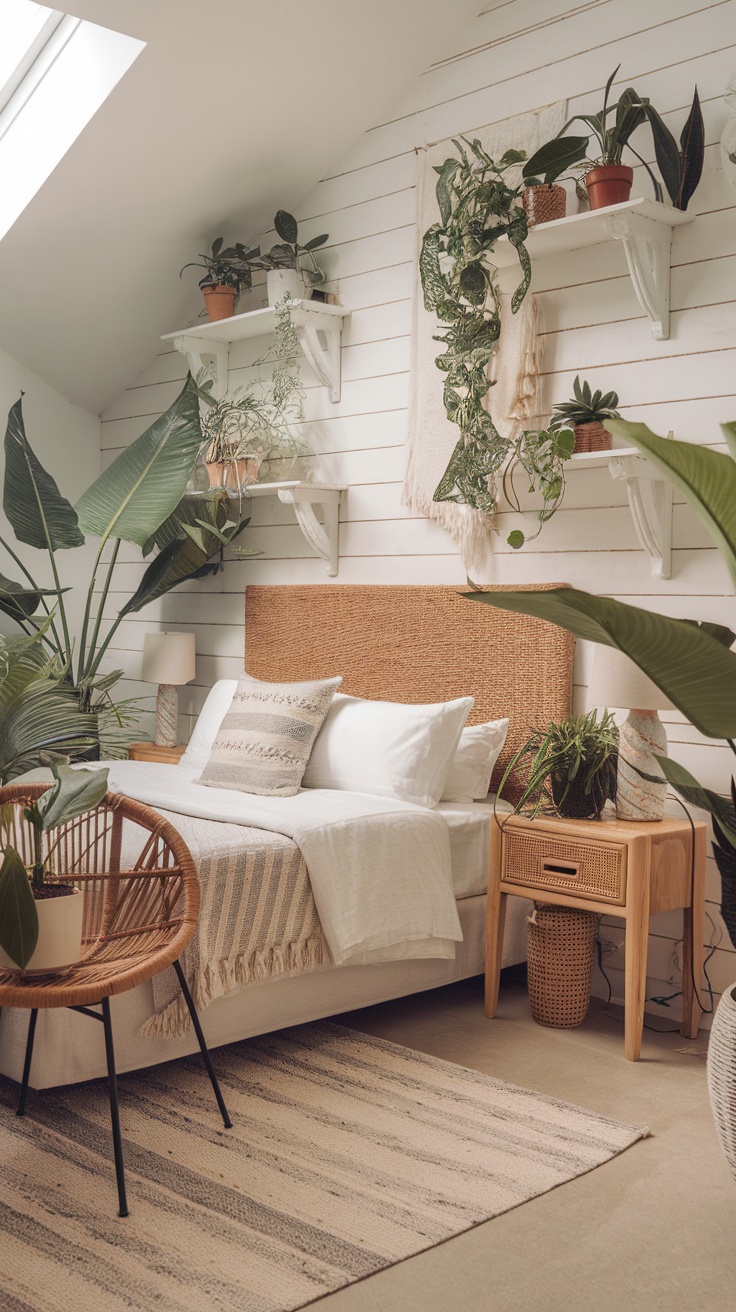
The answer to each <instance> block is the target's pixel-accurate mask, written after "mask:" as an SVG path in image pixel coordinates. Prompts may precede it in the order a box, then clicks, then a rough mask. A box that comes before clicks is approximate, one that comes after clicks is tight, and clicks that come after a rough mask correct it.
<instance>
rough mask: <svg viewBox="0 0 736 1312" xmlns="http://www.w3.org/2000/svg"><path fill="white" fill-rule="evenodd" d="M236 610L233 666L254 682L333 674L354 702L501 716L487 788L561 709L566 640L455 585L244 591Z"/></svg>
mask: <svg viewBox="0 0 736 1312" xmlns="http://www.w3.org/2000/svg"><path fill="white" fill-rule="evenodd" d="M537 586H538V585H537ZM548 586H549V587H559V586H560V584H549V585H548ZM510 590H511V589H509V588H493V589H491V588H489V589H487V591H494V592H496V591H497V592H504V591H510ZM245 609H246V619H245V667H246V669H247V671H248V673H249V674H252V675H253V677H254V678H256V679H272V680H275V681H277V682H288V681H290V680H294V679H322V678H329V677H330V676H331V675H335V674H342V675H343V683H342V687H341V692H346V693H352V694H353V695H354V696H356V697H371V698H377V699H383V700H386V701H403V702H441V701H448V700H449V699H450V698H453V697H463V696H466V695H467V694H472V696H473V697H475V705H474V707H473V710H472V711H471V714H470V723H471V724H479V723H482V722H483V721H485V720H496V719H500V718H501V717H502V716H506V715H507V716H508V717H509V720H510V724H509V735H508V739H507V741H506V746H505V748H504V751H503V753H502V757H501V761H500V762H499V765H498V766H497V768H496V774H495V776H494V784H496V783H497V782H498V778H499V777H500V773H501V771H502V769H503V768H504V766H505V764H506V762H507V761H508V760H509V758H510V756H511V755H512V754H513V753H514V752H515V751H516V750H517V748H518V747H520V746H521V744H522V743H523V742H524V740H525V739H526V737H527V735H528V733H529V730H530V729H531V728H533V727H535V726H537V725H545V724H546V723H547V722H548V721H549V720H553V719H559V717H560V716H563V715H567V714H569V712H570V706H571V697H572V663H573V653H574V639H573V638H572V637H571V636H570V635H569V634H568V633H566V632H565V631H564V630H563V629H559V628H557V627H556V626H555V625H552V624H546V623H544V621H542V620H537V619H532V618H531V617H528V616H525V615H515V614H512V613H511V612H510V611H502V610H496V609H495V608H494V607H492V606H482V605H479V604H478V603H477V602H473V601H468V600H466V599H465V598H464V597H462V596H461V595H460V590H459V589H458V588H457V587H434V586H430V587H425V586H409V587H404V586H384V585H383V584H366V585H358V586H353V585H349V586H346V587H341V586H339V585H336V584H324V585H322V584H317V585H311V586H309V585H307V586H301V585H298V586H293V587H292V586H290V585H285V586H276V587H249V588H247V589H246V603H245ZM509 782H510V784H511V786H512V788H513V783H512V781H509Z"/></svg>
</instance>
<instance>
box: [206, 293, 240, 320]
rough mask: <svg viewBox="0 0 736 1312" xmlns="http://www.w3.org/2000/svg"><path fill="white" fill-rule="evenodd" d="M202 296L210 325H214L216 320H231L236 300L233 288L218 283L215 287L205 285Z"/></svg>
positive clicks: (236, 296) (236, 295) (236, 294)
mask: <svg viewBox="0 0 736 1312" xmlns="http://www.w3.org/2000/svg"><path fill="white" fill-rule="evenodd" d="M202 295H203V296H204V308H205V310H206V311H207V318H208V319H209V321H210V323H216V322H217V320H218V319H232V317H233V315H234V314H235V302H236V300H237V299H238V292H237V289H236V288H235V287H228V286H227V284H226V283H218V284H217V285H216V286H215V285H213V284H209V285H208V284H205V286H204V287H203V288H202Z"/></svg>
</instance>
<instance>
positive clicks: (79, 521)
mask: <svg viewBox="0 0 736 1312" xmlns="http://www.w3.org/2000/svg"><path fill="white" fill-rule="evenodd" d="M202 441H203V439H202V431H201V427H200V413H199V393H198V388H197V386H196V384H195V383H194V382H193V380H192V379H191V377H189V378H188V379H187V381H186V383H185V385H184V387H183V388H182V391H181V392H180V394H179V396H178V397H177V398H176V400H175V401H174V403H173V405H171V406H170V408H169V409H168V410H167V411H166V413H165V414H163V415H161V417H160V418H159V419H157V420H156V421H155V423H153V424H152V425H151V427H150V428H148V429H147V430H146V432H145V433H143V434H142V435H141V436H140V437H139V438H138V439H137V440H136V441H135V442H133V443H132V445H131V446H129V447H128V448H127V449H126V450H125V451H123V452H122V453H121V455H119V456H118V457H117V459H116V460H115V461H113V463H112V464H111V465H110V466H109V467H108V468H107V469H106V470H105V471H104V472H103V473H102V474H101V475H100V476H99V478H97V479H95V481H94V482H93V483H92V484H91V486H90V487H88V488H87V490H86V492H84V493H83V495H82V497H81V498H80V500H79V501H78V502H77V504H76V506H72V505H71V503H70V502H69V501H67V499H66V497H64V496H63V495H62V494H61V492H60V491H59V488H58V487H57V484H56V482H55V481H54V479H53V478H52V477H51V475H50V474H49V473H48V472H47V471H46V470H45V469H44V468H43V466H42V465H41V463H40V461H39V460H38V457H37V456H36V454H35V452H34V451H33V449H32V447H31V445H30V443H29V441H28V438H27V436H26V431H25V425H24V422H23V398H22V396H21V398H20V400H18V401H17V402H16V403H15V405H14V406H13V407H12V408H11V410H10V413H9V415H8V424H7V430H6V433H5V481H4V492H3V507H4V510H5V514H6V517H7V519H8V521H9V522H10V525H11V527H12V529H13V532H14V533H15V537H16V539H17V540H18V542H19V543H23V544H24V545H25V546H28V547H33V548H34V549H36V550H39V551H43V552H45V553H46V556H47V558H48V561H49V566H50V573H51V578H52V580H53V584H52V586H50V587H42V586H40V585H39V584H38V583H37V582H36V580H35V578H34V576H33V574H32V573H31V571H30V570H29V569H28V568H27V566H26V564H25V562H24V561H23V560H22V559H21V557H20V556H19V554H18V552H17V551H16V550H15V548H14V547H13V546H11V544H10V543H9V542H8V541H7V540H6V539H5V538H3V537H0V546H2V547H4V549H5V551H6V552H7V554H8V556H9V557H10V559H11V560H12V561H13V562H14V565H15V568H16V569H17V570H18V571H19V572H20V575H21V579H22V581H20V582H19V581H17V580H12V579H9V578H6V577H4V576H3V575H0V611H3V612H4V613H5V614H6V615H8V616H10V618H11V619H13V620H15V621H16V623H17V624H18V625H19V626H20V628H21V629H22V630H23V632H24V633H26V634H28V635H31V634H35V635H36V636H37V638H38V641H39V642H40V643H41V644H42V645H43V647H44V648H45V649H46V652H47V655H48V657H49V658H50V659H51V660H52V661H54V662H55V663H56V666H55V668H56V669H57V671H58V669H62V670H63V672H64V675H63V677H64V680H65V686H66V688H67V690H71V691H72V692H73V694H74V697H75V699H76V709H77V710H79V711H81V712H82V713H85V714H87V715H88V717H89V718H88V720H87V726H88V731H87V736H88V737H91V738H92V745H91V749H88V750H86V751H84V752H81V751H80V750H78V749H77V748H75V749H74V750H70V752H69V755H71V756H72V757H73V758H77V757H78V756H80V755H86V756H92V757H93V758H94V757H99V755H100V752H101V751H102V752H104V753H105V754H108V755H114V754H116V752H119V751H120V750H121V744H120V743H118V744H117V746H116V742H115V739H116V733H115V730H116V729H120V728H121V727H122V728H125V727H126V725H127V724H129V723H131V722H132V721H134V720H135V718H137V707H136V706H135V704H133V703H131V701H118V702H115V701H113V698H112V697H111V688H113V687H114V685H115V683H116V682H117V681H118V679H120V678H121V677H122V671H121V670H115V671H112V672H108V673H103V671H102V668H101V665H102V661H103V658H104V656H105V653H106V652H107V650H108V648H109V646H110V643H111V642H112V640H113V638H114V636H115V633H116V631H117V629H118V627H119V625H120V624H121V622H122V621H123V620H124V619H125V617H126V616H127V615H130V614H132V613H133V612H135V611H139V610H141V609H142V607H143V606H146V605H148V603H149V602H151V601H154V600H156V599H157V598H159V597H161V596H163V595H164V594H165V593H166V592H168V591H169V590H170V589H171V588H173V587H176V586H177V584H179V583H183V582H185V581H186V580H187V579H192V578H200V577H202V576H203V575H205V574H207V573H210V572H213V571H215V570H217V568H219V561H220V560H221V556H222V551H223V548H224V547H225V546H226V545H227V544H228V543H229V542H231V541H232V540H233V539H234V538H235V537H236V536H237V535H238V534H239V533H241V532H242V530H243V529H244V528H245V526H246V524H247V523H248V518H249V517H248V515H247V514H246V513H245V511H246V508H247V501H243V502H240V501H234V502H231V501H223V499H222V498H219V497H217V496H213V497H212V498H205V499H203V500H200V501H197V502H193V503H191V502H188V501H184V500H183V499H182V498H183V497H184V493H185V490H186V486H187V482H188V480H189V477H190V474H191V472H192V469H193V467H194V464H195V461H196V459H197V455H198V453H199V451H200V448H201V446H202ZM85 534H87V535H89V536H90V537H93V538H96V539H98V540H99V545H98V549H97V552H96V555H95V559H94V563H93V566H92V571H91V576H90V579H89V585H88V588H87V593H86V599H85V604H84V608H83V615H82V621H81V626H80V631H79V633H78V634H74V633H72V626H71V622H70V617H69V613H68V609H67V605H66V593H67V592H68V589H66V588H65V587H64V586H63V584H62V577H61V573H62V571H61V569H60V559H59V558H60V553H61V552H66V551H71V550H74V549H75V548H78V547H81V546H82V545H83V544H84V543H85V540H86V539H85ZM123 542H129V543H132V544H134V545H136V546H138V547H140V548H141V549H142V551H143V555H144V556H145V555H148V554H150V553H151V551H154V550H156V552H157V554H156V555H155V556H154V557H153V559H152V560H151V562H150V563H149V564H148V566H147V568H146V569H145V571H144V573H143V575H142V578H141V581H140V584H139V586H138V587H137V588H136V590H135V592H134V594H133V596H132V597H130V599H129V600H128V601H127V602H126V603H125V604H124V605H123V606H122V607H121V608H120V610H119V611H118V613H117V615H115V616H113V617H112V618H109V617H108V616H107V615H106V607H107V603H108V598H109V596H110V592H111V585H112V582H113V577H114V572H115V566H116V564H117V562H118V557H119V553H120V548H121V544H122V543H123ZM213 561H217V563H213Z"/></svg>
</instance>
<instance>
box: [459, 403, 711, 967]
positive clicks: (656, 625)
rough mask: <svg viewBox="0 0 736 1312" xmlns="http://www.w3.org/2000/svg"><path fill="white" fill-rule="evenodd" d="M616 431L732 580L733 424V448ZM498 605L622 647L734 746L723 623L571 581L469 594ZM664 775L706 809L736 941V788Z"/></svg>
mask: <svg viewBox="0 0 736 1312" xmlns="http://www.w3.org/2000/svg"><path fill="white" fill-rule="evenodd" d="M608 427H609V428H610V429H611V431H612V432H614V433H615V434H616V435H617V436H619V437H621V438H623V439H624V440H625V441H627V442H628V443H629V444H631V445H633V446H636V447H638V448H639V450H640V451H642V452H644V453H645V455H646V456H647V457H648V458H649V460H650V461H651V463H652V464H654V465H656V466H657V468H658V469H660V470H661V471H662V473H663V474H665V475H666V476H667V477H668V478H670V479H671V480H672V482H673V483H674V484H675V485H676V487H678V488H679V489H680V491H681V492H682V493H683V494H684V496H685V497H686V498H687V500H688V502H689V503H690V505H691V506H692V508H693V510H694V511H695V513H696V515H697V516H698V518H699V519H700V520H701V522H702V523H703V524H704V525H705V527H706V529H707V530H708V532H709V533H710V535H711V537H712V538H713V540H714V542H715V543H716V546H717V547H718V548H719V550H720V552H721V555H722V556H723V559H724V560H725V562H726V565H727V566H728V569H729V572H730V575H731V578H732V579H733V581H734V583H735V584H736V423H729V424H722V425H721V427H722V430H723V434H724V437H725V439H726V444H727V447H728V453H725V452H721V451H713V450H711V449H710V448H708V447H704V446H696V445H694V444H693V443H691V442H675V441H672V440H670V439H667V438H662V437H658V436H657V435H656V434H655V433H652V432H651V431H650V429H648V428H647V427H646V425H644V424H633V423H628V422H626V421H625V420H621V419H614V420H610V421H608ZM466 595H467V596H468V597H470V598H471V599H472V600H474V601H480V602H483V603H485V604H486V605H489V606H497V607H500V608H501V609H502V610H510V611H516V612H518V613H521V614H525V615H535V616H537V617H538V618H539V619H544V620H550V621H551V622H552V623H553V624H559V625H560V627H561V628H564V629H568V630H569V631H570V632H571V633H574V634H576V635H577V637H579V638H586V639H588V640H589V641H591V642H599V643H603V644H605V645H607V646H609V647H616V648H618V650H619V651H622V652H625V653H626V654H627V655H628V656H630V657H631V658H632V660H633V661H635V663H636V664H637V665H638V666H639V667H640V668H641V669H642V670H644V671H645V673H646V674H648V675H649V677H650V679H652V680H653V681H654V683H656V684H657V686H658V687H659V688H661V689H662V691H663V692H664V693H666V695H667V696H668V697H669V699H670V701H672V702H673V703H674V705H675V706H676V707H677V709H678V710H679V711H681V712H682V714H683V715H685V716H686V717H687V719H688V720H689V721H690V723H691V724H693V725H694V726H695V728H696V729H699V730H700V732H701V733H702V734H704V735H705V737H707V738H716V739H721V740H725V741H726V742H727V743H728V745H729V747H730V748H731V750H732V751H733V752H734V753H736V652H734V651H732V650H731V648H732V644H733V643H734V642H735V641H736V634H734V633H733V632H732V631H731V629H729V628H728V627H726V625H722V624H711V623H706V622H704V621H701V620H683V619H673V618H671V617H670V616H667V615H657V614H653V613H652V612H651V611H647V610H642V609H640V608H639V607H637V606H629V605H628V604H626V603H624V602H620V601H614V600H612V599H611V598H610V597H596V596H593V595H591V593H588V592H579V591H577V590H576V589H574V588H559V589H552V591H550V592H535V591H530V592H504V593H486V592H483V591H477V592H470V593H467V594H466ZM658 760H659V764H660V766H661V769H662V773H663V774H664V776H665V777H666V779H667V780H668V782H669V783H670V784H671V785H672V787H673V788H675V789H676V790H677V792H678V793H679V794H680V796H681V797H683V798H684V799H685V801H687V802H689V803H691V804H692V805H694V806H698V807H701V808H702V809H704V810H706V811H709V812H710V814H711V816H712V817H713V829H714V833H715V837H716V842H715V844H714V855H715V858H716V862H717V865H718V868H719V871H720V874H721V882H722V904H721V913H722V915H723V920H724V923H725V925H726V928H727V930H728V933H729V937H730V939H731V942H732V943H733V945H734V947H736V785H734V783H733V781H732V783H731V791H730V794H729V795H727V796H726V795H721V794H719V793H715V792H713V791H712V790H711V789H708V788H704V787H703V786H702V785H701V784H699V783H698V781H697V779H695V778H693V776H692V775H691V774H690V773H689V771H688V770H686V769H685V768H684V767H683V766H682V765H679V764H678V763H677V762H676V761H672V760H670V759H669V758H668V757H658Z"/></svg>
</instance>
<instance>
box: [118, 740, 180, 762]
mask: <svg viewBox="0 0 736 1312" xmlns="http://www.w3.org/2000/svg"><path fill="white" fill-rule="evenodd" d="M186 750H187V745H186V743H184V744H183V745H182V746H181V747H158V746H157V745H156V743H131V744H130V747H129V748H128V760H129V761H158V763H159V764H160V765H177V764H178V763H179V760H180V758H181V757H182V756H183V755H184V753H185V751H186Z"/></svg>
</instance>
